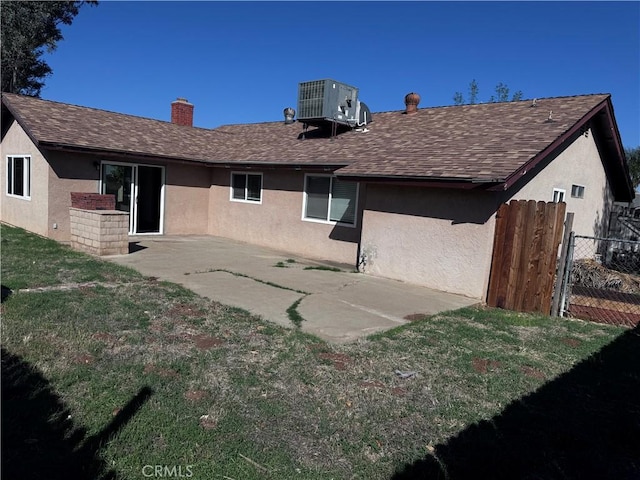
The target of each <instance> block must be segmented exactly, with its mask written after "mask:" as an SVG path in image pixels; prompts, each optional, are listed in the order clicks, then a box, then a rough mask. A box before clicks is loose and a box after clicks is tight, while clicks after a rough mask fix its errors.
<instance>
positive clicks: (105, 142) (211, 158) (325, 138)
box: [2, 93, 633, 199]
mask: <svg viewBox="0 0 640 480" xmlns="http://www.w3.org/2000/svg"><path fill="white" fill-rule="evenodd" d="M2 103H3V106H4V107H6V108H7V109H8V110H9V111H10V112H11V114H12V115H13V116H14V117H15V118H16V119H17V120H18V122H19V123H20V124H21V125H22V127H23V128H24V129H25V131H26V132H27V134H28V135H29V136H30V137H31V139H32V140H33V141H34V142H35V143H36V144H37V145H39V146H41V147H44V148H68V149H80V150H87V151H105V152H114V153H120V154H130V155H137V156H144V157H158V158H167V159H177V160H187V161H196V162H204V163H209V164H269V165H285V166H286V165H289V166H291V165H323V166H332V167H334V168H338V170H337V172H336V173H337V174H338V175H339V176H344V177H350V178H359V179H368V180H370V181H374V180H377V179H386V180H389V179H392V180H394V179H395V180H398V181H401V180H407V179H410V180H414V181H415V180H419V181H420V180H422V181H424V180H431V181H459V182H474V183H489V184H497V185H500V186H501V187H500V188H507V187H508V186H510V185H511V184H512V183H513V182H515V181H516V180H517V179H518V178H520V176H521V174H522V173H523V172H524V171H527V170H530V169H531V167H532V166H533V165H534V164H536V163H537V162H539V161H541V160H543V159H544V158H545V157H546V156H547V155H549V154H551V153H553V152H554V151H555V150H556V149H557V148H559V147H561V146H562V145H563V144H564V143H565V142H566V141H567V140H568V139H569V138H570V137H571V136H572V135H575V134H576V132H579V131H580V129H581V128H586V127H588V126H590V127H592V128H594V130H597V131H596V134H597V135H598V136H599V140H598V141H599V147H601V148H600V150H601V153H603V154H604V156H605V168H607V170H608V173H609V175H610V178H612V179H613V183H614V185H613V186H614V193H615V194H616V198H618V199H625V198H627V197H629V196H631V197H630V198H632V196H633V190H632V187H631V184H630V180H629V179H628V174H627V167H626V161H625V159H624V153H623V150H622V145H621V142H620V136H619V133H618V130H617V126H616V124H615V118H614V116H613V107H612V104H611V99H610V95H608V94H598V95H582V96H574V97H556V98H543V99H538V100H537V101H536V102H535V106H533V102H532V101H531V100H526V101H519V102H505V103H488V104H476V105H464V106H450V107H437V108H423V109H420V110H419V111H418V112H417V113H415V114H411V115H407V114H404V113H403V112H402V111H393V112H383V113H375V114H374V122H372V123H371V124H370V125H368V130H369V131H367V132H366V133H363V132H357V131H348V132H345V133H341V134H338V135H335V136H332V135H330V133H329V132H327V131H323V130H320V129H310V130H308V131H305V130H304V129H303V126H302V124H301V123H299V122H296V123H294V124H290V125H286V124H285V123H284V122H283V121H280V122H269V123H256V124H243V125H225V126H222V127H219V128H216V129H213V130H208V129H202V128H194V127H185V126H180V125H174V124H172V123H168V122H163V121H159V120H152V119H147V118H140V117H135V116H131V115H123V114H119V113H112V112H107V111H104V110H97V109H92V108H86V107H79V106H73V105H68V104H63V103H57V102H51V101H45V100H40V99H34V98H30V97H23V96H19V95H12V94H4V93H3V94H2ZM303 137H304V138H303Z"/></svg>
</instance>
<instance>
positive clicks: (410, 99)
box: [404, 92, 420, 115]
mask: <svg viewBox="0 0 640 480" xmlns="http://www.w3.org/2000/svg"><path fill="white" fill-rule="evenodd" d="M419 103H420V95H418V94H417V93H414V92H411V93H408V94H407V95H406V96H405V97H404V104H405V105H406V107H407V108H406V110H405V112H404V113H406V114H407V115H410V114H412V113H416V112H417V111H418V104H419Z"/></svg>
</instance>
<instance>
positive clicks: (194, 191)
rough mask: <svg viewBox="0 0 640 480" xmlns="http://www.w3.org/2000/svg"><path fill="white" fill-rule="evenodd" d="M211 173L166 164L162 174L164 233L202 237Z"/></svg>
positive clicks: (199, 169)
mask: <svg viewBox="0 0 640 480" xmlns="http://www.w3.org/2000/svg"><path fill="white" fill-rule="evenodd" d="M210 186H211V169H210V168H208V167H201V166H191V165H183V164H169V165H167V166H166V170H165V207H164V233H166V234H168V235H206V234H207V232H208V227H209V189H210Z"/></svg>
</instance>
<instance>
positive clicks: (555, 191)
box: [551, 188, 567, 203]
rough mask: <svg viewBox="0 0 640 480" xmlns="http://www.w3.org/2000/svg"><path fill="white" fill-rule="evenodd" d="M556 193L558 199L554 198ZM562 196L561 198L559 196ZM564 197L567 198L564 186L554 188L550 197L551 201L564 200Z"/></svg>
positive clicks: (558, 201)
mask: <svg viewBox="0 0 640 480" xmlns="http://www.w3.org/2000/svg"><path fill="white" fill-rule="evenodd" d="M556 194H558V197H559V198H558V200H556ZM560 197H562V198H560ZM565 198H567V191H566V190H565V189H564V188H554V189H553V196H552V197H551V201H552V202H554V203H560V202H564V201H565Z"/></svg>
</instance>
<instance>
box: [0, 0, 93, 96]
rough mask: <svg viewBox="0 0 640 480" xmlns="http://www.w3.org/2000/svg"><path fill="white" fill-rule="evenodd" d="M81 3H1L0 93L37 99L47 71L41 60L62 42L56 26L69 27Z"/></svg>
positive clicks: (58, 28)
mask: <svg viewBox="0 0 640 480" xmlns="http://www.w3.org/2000/svg"><path fill="white" fill-rule="evenodd" d="M85 3H88V4H91V5H97V4H98V2H97V1H75V2H72V1H69V2H26V1H10V2H2V8H1V9H0V27H1V28H0V44H1V46H2V48H1V57H2V60H1V62H2V65H1V67H2V91H3V92H11V93H20V94H23V95H29V96H32V97H39V96H40V90H41V89H42V87H43V86H44V79H45V78H46V77H47V76H48V75H51V73H52V70H51V67H50V66H49V65H48V64H47V62H45V61H44V60H43V59H42V55H43V54H44V53H45V52H48V53H51V52H53V51H54V50H55V49H56V46H57V45H56V44H57V42H59V41H60V40H62V39H63V37H62V33H61V32H60V24H65V25H71V23H72V22H73V19H74V18H75V16H76V15H77V14H78V11H79V9H80V7H82V5H84V4H85Z"/></svg>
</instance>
